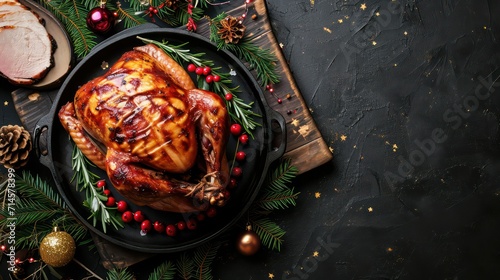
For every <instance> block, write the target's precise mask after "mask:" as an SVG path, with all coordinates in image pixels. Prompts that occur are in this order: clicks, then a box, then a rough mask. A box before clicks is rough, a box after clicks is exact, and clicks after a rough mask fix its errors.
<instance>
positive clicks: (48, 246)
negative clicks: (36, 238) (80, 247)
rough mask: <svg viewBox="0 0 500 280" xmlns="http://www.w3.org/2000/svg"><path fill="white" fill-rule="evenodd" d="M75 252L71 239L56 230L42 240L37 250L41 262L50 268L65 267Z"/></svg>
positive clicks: (67, 234)
mask: <svg viewBox="0 0 500 280" xmlns="http://www.w3.org/2000/svg"><path fill="white" fill-rule="evenodd" d="M75 250H76V245H75V240H74V239H73V237H72V236H71V235H70V234H69V233H67V232H65V231H58V230H57V228H55V229H54V231H53V232H51V233H49V234H47V235H46V236H45V237H44V238H43V240H42V242H41V243H40V248H39V251H40V258H41V259H42V261H43V262H44V263H46V264H48V265H50V266H52V267H62V266H65V265H67V264H68V263H69V262H70V261H71V260H72V259H73V257H74V256H75Z"/></svg>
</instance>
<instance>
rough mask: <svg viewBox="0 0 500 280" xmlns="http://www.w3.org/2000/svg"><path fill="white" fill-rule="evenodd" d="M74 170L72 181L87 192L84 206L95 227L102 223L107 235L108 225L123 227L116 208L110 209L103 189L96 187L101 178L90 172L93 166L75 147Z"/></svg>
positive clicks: (73, 156) (116, 227) (79, 189)
mask: <svg viewBox="0 0 500 280" xmlns="http://www.w3.org/2000/svg"><path fill="white" fill-rule="evenodd" d="M71 163H72V168H73V171H74V172H75V173H74V174H73V178H72V179H71V181H75V183H76V187H77V190H78V191H85V192H86V199H85V201H84V202H83V205H84V206H85V207H87V208H89V209H90V212H91V215H90V217H89V219H90V218H92V224H93V226H96V224H97V220H100V221H101V224H102V229H103V231H104V232H105V233H106V225H107V224H111V225H112V226H113V227H114V228H115V229H118V228H119V227H120V228H122V227H123V221H122V220H121V218H120V216H119V214H118V211H117V210H116V207H108V206H106V205H105V204H104V203H105V202H106V200H107V199H108V197H107V196H106V195H104V194H103V191H102V189H100V188H97V187H96V182H97V179H99V176H97V175H96V174H94V173H92V172H91V171H90V170H89V168H88V167H89V166H93V164H92V163H91V162H90V161H89V160H88V159H87V157H85V155H84V154H83V153H82V151H81V150H80V149H79V148H78V147H77V146H76V145H74V147H73V155H72V162H71Z"/></svg>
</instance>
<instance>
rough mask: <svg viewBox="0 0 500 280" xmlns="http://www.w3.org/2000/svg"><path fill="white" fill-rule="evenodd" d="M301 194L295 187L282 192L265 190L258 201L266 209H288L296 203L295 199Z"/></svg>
mask: <svg viewBox="0 0 500 280" xmlns="http://www.w3.org/2000/svg"><path fill="white" fill-rule="evenodd" d="M299 194H300V193H295V192H294V189H293V188H291V189H289V190H284V191H281V192H265V193H264V195H262V197H260V198H259V199H258V200H257V201H256V203H257V204H258V205H259V206H260V207H262V208H263V209H265V210H279V209H286V208H289V207H290V206H295V205H296V203H295V200H296V199H297V198H298V196H299Z"/></svg>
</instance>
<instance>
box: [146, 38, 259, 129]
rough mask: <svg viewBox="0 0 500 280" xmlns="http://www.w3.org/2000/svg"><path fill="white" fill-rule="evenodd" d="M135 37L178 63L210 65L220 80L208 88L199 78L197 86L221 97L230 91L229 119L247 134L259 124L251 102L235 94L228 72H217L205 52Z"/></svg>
mask: <svg viewBox="0 0 500 280" xmlns="http://www.w3.org/2000/svg"><path fill="white" fill-rule="evenodd" d="M137 38H138V39H140V40H142V41H143V42H144V43H149V44H155V45H156V46H158V47H159V48H161V49H162V50H163V51H164V52H165V53H167V54H168V55H170V56H171V57H172V58H173V59H174V60H175V61H176V62H177V63H179V64H180V65H183V64H185V63H193V64H194V65H196V66H209V67H211V68H212V73H213V74H214V75H219V76H220V77H221V81H220V82H219V83H212V86H213V88H209V85H208V84H207V83H206V82H205V80H204V79H200V80H199V84H198V87H200V88H203V89H212V90H213V91H214V92H215V93H217V94H219V95H220V96H221V97H223V98H224V97H225V95H226V94H227V93H231V94H232V95H233V98H232V99H231V101H227V102H226V104H227V107H228V112H229V115H230V116H231V119H232V120H233V121H235V122H238V123H240V124H241V125H242V127H243V128H244V129H245V131H246V132H247V133H248V134H249V135H253V134H252V131H253V130H254V129H255V128H256V127H257V126H259V125H260V124H259V123H258V122H257V121H256V120H255V119H254V118H256V117H260V115H259V114H257V113H255V112H253V111H252V105H253V102H249V103H245V101H243V100H242V99H241V98H239V97H238V96H237V95H236V93H237V92H238V87H231V83H232V82H231V79H230V74H229V73H221V72H218V70H219V69H220V68H218V67H214V66H215V65H214V62H213V61H211V60H208V59H204V58H203V57H204V55H205V53H191V51H190V50H189V49H186V45H187V44H188V43H183V44H180V45H170V44H169V43H168V42H167V41H162V42H159V41H156V40H151V39H146V38H142V37H137Z"/></svg>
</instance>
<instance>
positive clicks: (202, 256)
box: [193, 241, 220, 280]
mask: <svg viewBox="0 0 500 280" xmlns="http://www.w3.org/2000/svg"><path fill="white" fill-rule="evenodd" d="M219 247H220V243H219V242H217V241H216V242H207V243H205V244H203V245H201V246H200V247H198V248H196V250H195V251H194V253H193V254H194V263H195V264H196V266H197V270H196V273H195V276H196V279H198V280H212V279H213V276H212V262H213V260H214V259H215V256H216V255H217V251H218V250H219Z"/></svg>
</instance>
